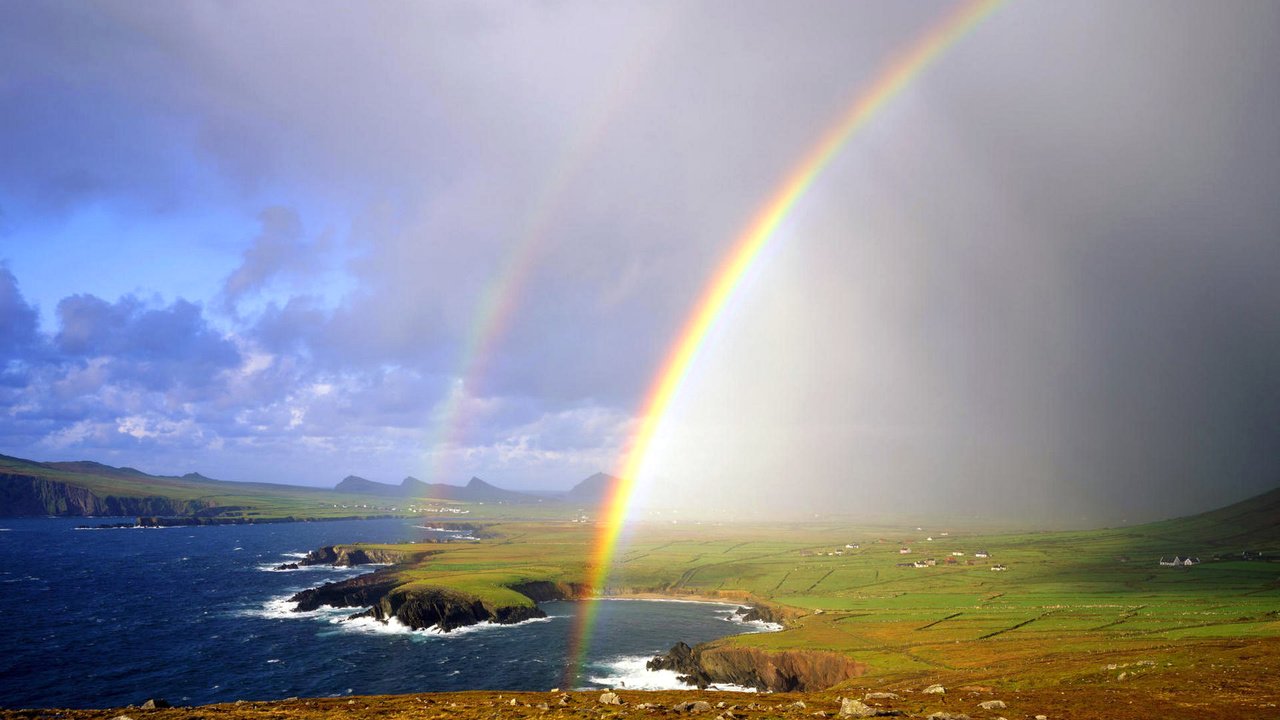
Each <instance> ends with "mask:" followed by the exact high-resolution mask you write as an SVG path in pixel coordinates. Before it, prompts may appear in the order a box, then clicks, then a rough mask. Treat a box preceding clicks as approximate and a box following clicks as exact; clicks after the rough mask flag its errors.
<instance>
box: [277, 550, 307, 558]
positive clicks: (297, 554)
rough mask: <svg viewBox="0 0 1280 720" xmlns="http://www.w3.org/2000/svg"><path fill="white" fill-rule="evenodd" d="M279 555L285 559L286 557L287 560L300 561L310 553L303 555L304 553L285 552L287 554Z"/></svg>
mask: <svg viewBox="0 0 1280 720" xmlns="http://www.w3.org/2000/svg"><path fill="white" fill-rule="evenodd" d="M280 554H281V555H283V556H285V557H287V558H298V559H301V558H304V557H306V556H308V555H310V554H311V553H304V552H287V553H280Z"/></svg>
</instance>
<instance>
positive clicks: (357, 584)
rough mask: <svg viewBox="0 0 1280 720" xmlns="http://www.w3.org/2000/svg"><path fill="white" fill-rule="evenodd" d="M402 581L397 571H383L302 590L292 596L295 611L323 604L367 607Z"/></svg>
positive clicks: (313, 608) (306, 609)
mask: <svg viewBox="0 0 1280 720" xmlns="http://www.w3.org/2000/svg"><path fill="white" fill-rule="evenodd" d="M402 582H403V581H402V580H401V579H400V577H399V576H398V575H396V574H395V573H394V572H388V571H380V572H375V573H369V574H368V575H361V576H360V577H354V578H351V579H349V580H340V581H338V582H331V583H325V584H324V585H321V586H320V587H318V588H311V589H310V590H303V591H302V592H300V593H298V594H296V595H294V596H293V597H291V598H289V600H290V602H295V603H297V604H298V605H297V607H296V608H294V611H295V612H310V611H312V610H315V609H316V608H318V607H320V606H321V605H329V606H331V607H340V608H343V607H368V606H370V605H373V604H374V603H376V602H378V601H379V600H381V599H382V598H383V596H385V595H386V594H387V593H389V592H391V591H392V590H393V589H394V588H395V587H396V586H397V585H399V584H400V583H402Z"/></svg>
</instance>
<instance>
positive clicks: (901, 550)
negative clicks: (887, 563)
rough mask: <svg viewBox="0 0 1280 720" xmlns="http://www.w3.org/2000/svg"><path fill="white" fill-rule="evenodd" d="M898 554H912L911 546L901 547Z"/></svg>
mask: <svg viewBox="0 0 1280 720" xmlns="http://www.w3.org/2000/svg"><path fill="white" fill-rule="evenodd" d="M898 554H899V555H910V554H911V548H909V547H904V548H899V549H898Z"/></svg>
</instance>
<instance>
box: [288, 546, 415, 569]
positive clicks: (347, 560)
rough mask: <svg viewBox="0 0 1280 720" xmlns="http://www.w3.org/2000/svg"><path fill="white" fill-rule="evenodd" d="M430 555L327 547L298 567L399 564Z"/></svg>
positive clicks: (306, 558)
mask: <svg viewBox="0 0 1280 720" xmlns="http://www.w3.org/2000/svg"><path fill="white" fill-rule="evenodd" d="M425 554H429V553H421V552H419V553H404V552H400V551H397V550H382V549H373V548H362V547H358V546H353V545H326V546H325V547H322V548H319V549H316V550H312V551H311V552H309V553H307V556H306V557H304V558H303V559H301V560H299V561H298V563H297V564H298V565H333V566H334V567H355V566H356V565H370V564H374V563H399V562H405V561H406V560H409V559H411V558H412V557H416V556H421V555H425Z"/></svg>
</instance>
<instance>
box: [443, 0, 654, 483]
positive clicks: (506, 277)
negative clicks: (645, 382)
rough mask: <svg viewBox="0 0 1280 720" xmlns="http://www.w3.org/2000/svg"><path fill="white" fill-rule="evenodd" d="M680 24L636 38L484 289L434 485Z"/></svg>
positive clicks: (451, 401) (450, 405)
mask: <svg viewBox="0 0 1280 720" xmlns="http://www.w3.org/2000/svg"><path fill="white" fill-rule="evenodd" d="M674 19H675V16H674V12H667V13H666V14H665V15H660V16H659V22H656V23H654V24H653V25H652V26H650V27H647V28H646V29H644V31H643V32H641V33H639V34H638V35H637V36H636V37H634V38H632V40H631V42H630V47H629V48H628V50H627V51H626V52H625V53H623V55H622V60H621V62H620V64H619V67H618V68H617V69H616V70H615V72H613V73H610V77H611V80H610V82H609V83H607V85H606V88H607V89H606V90H605V92H604V93H603V94H602V95H601V97H600V98H599V99H598V101H597V102H596V103H595V105H594V107H593V108H592V110H591V111H590V112H589V113H587V115H586V117H585V121H584V122H583V123H582V125H581V126H580V127H578V128H576V130H575V131H574V132H571V133H569V134H568V136H567V139H566V143H565V148H564V151H563V152H561V153H560V156H559V158H560V159H559V161H558V162H557V163H556V164H555V166H554V167H553V168H552V171H551V173H550V174H549V175H548V176H547V178H546V180H545V182H543V183H542V184H541V185H540V187H539V190H538V193H537V194H536V195H535V196H534V198H533V202H532V204H531V206H530V209H529V211H528V213H527V214H526V215H525V218H524V221H523V222H522V223H521V224H520V227H521V228H522V230H521V232H520V233H519V234H518V235H517V236H516V240H515V242H513V243H512V244H511V245H510V247H508V248H507V249H506V251H505V253H504V257H503V260H502V262H501V263H500V264H499V266H498V267H497V271H496V272H494V273H493V275H492V276H491V277H490V279H489V282H488V283H487V284H486V285H485V287H484V288H483V290H482V292H481V294H480V296H479V298H478V302H477V303H476V309H475V313H474V314H473V315H472V317H471V320H470V322H469V324H468V325H467V333H466V335H465V336H464V338H463V341H462V344H461V346H460V347H459V352H458V356H457V361H456V363H455V365H454V366H455V367H456V368H458V371H457V373H456V374H455V376H454V377H455V379H454V381H453V385H452V386H451V387H450V388H449V390H448V392H447V393H446V394H445V396H444V398H443V400H442V401H441V403H440V405H439V406H438V407H437V408H436V411H435V413H434V417H433V420H432V423H431V425H430V427H428V429H427V434H426V437H425V439H424V443H423V445H424V447H425V448H426V450H427V453H428V455H429V460H428V462H429V463H430V466H429V467H428V468H427V469H426V471H425V472H426V477H427V480H428V481H430V482H438V481H446V482H447V481H448V478H449V477H450V474H451V473H452V471H453V470H454V469H455V468H454V467H453V466H452V465H451V463H450V459H451V457H452V455H453V454H454V453H455V451H456V450H457V449H458V448H459V447H460V446H461V444H462V441H463V439H464V435H465V434H466V431H467V429H468V426H469V425H470V422H471V417H470V413H469V412H468V411H469V409H471V408H472V407H474V405H475V403H474V402H470V401H474V400H475V399H476V398H481V397H483V395H484V388H483V387H482V385H483V382H484V380H485V378H486V377H487V376H488V374H489V369H490V365H491V364H492V363H493V361H494V360H495V358H496V353H495V350H496V348H497V346H498V344H499V342H500V341H501V339H502V338H503V337H504V336H505V335H506V333H507V329H508V328H509V327H510V325H511V321H512V319H513V317H514V316H515V315H516V312H517V310H518V305H519V301H520V299H521V296H522V294H523V291H524V288H525V286H526V285H528V283H529V279H530V277H531V276H532V275H533V273H534V272H535V270H536V268H537V260H538V258H539V256H540V255H541V254H542V253H543V251H544V249H545V248H546V246H547V244H548V242H549V241H550V240H551V238H552V236H553V234H554V231H555V230H556V225H557V222H558V221H559V219H560V216H561V215H562V214H563V213H564V208H565V203H566V201H567V200H568V199H570V198H571V197H572V196H573V195H572V193H573V190H574V188H575V186H576V184H577V183H578V182H579V181H580V180H581V178H582V176H583V173H584V172H585V171H586V170H587V169H588V166H589V163H590V161H591V160H592V158H594V157H595V156H596V155H597V153H596V151H597V148H599V147H600V145H601V144H602V143H603V142H604V140H605V138H606V137H607V135H608V133H607V131H608V129H609V128H610V127H611V126H612V125H613V122H614V120H615V119H616V118H617V117H618V116H619V115H620V114H621V113H622V111H623V110H624V109H625V108H626V103H627V101H628V100H629V99H630V97H631V96H632V94H633V91H634V88H635V85H636V84H637V83H638V82H639V81H640V80H641V78H642V77H643V76H644V73H645V71H646V70H647V68H648V66H649V64H650V63H651V62H652V61H653V59H654V57H655V54H654V48H655V47H657V45H658V40H659V39H660V37H661V36H662V35H663V34H664V33H666V32H667V30H668V29H669V27H670V26H671V25H672V23H673V22H674Z"/></svg>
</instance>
